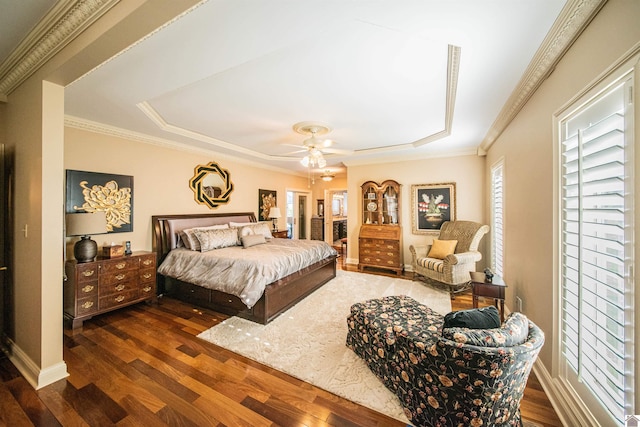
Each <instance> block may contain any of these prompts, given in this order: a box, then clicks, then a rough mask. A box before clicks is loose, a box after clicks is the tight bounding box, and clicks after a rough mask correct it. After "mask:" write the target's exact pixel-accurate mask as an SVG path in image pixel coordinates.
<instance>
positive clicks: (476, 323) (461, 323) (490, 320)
mask: <svg viewBox="0 0 640 427" xmlns="http://www.w3.org/2000/svg"><path fill="white" fill-rule="evenodd" d="M442 327H443V328H469V329H493V328H499V327H500V316H499V315H498V309H497V308H495V307H494V306H492V305H490V306H488V307H483V308H472V309H469V310H459V311H452V312H451V313H448V314H446V315H445V316H444V325H442Z"/></svg>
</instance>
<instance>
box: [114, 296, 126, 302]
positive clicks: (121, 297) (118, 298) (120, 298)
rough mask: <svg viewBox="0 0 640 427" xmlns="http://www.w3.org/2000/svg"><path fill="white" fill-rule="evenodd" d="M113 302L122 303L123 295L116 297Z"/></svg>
mask: <svg viewBox="0 0 640 427" xmlns="http://www.w3.org/2000/svg"><path fill="white" fill-rule="evenodd" d="M115 300H116V302H122V301H124V296H123V295H118V296H117V297H116V298H115Z"/></svg>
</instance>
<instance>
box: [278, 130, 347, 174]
mask: <svg viewBox="0 0 640 427" xmlns="http://www.w3.org/2000/svg"><path fill="white" fill-rule="evenodd" d="M293 130H294V131H296V132H297V133H299V134H301V135H307V136H309V138H307V139H305V140H304V141H302V146H299V145H292V146H293V147H299V148H301V149H300V150H297V151H293V152H291V153H289V154H294V153H304V152H306V153H307V154H306V155H305V156H304V157H303V158H302V160H300V163H302V165H303V166H304V167H310V168H314V167H318V168H323V167H325V166H326V165H327V161H326V160H325V158H324V156H323V154H343V155H349V154H352V153H353V151H352V150H340V149H336V148H331V146H332V145H333V144H334V141H332V140H331V139H321V138H318V136H321V135H325V134H327V133H329V132H331V128H330V127H329V126H327V125H326V124H324V123H320V122H309V121H307V122H300V123H296V124H295V125H293ZM286 145H291V144H286Z"/></svg>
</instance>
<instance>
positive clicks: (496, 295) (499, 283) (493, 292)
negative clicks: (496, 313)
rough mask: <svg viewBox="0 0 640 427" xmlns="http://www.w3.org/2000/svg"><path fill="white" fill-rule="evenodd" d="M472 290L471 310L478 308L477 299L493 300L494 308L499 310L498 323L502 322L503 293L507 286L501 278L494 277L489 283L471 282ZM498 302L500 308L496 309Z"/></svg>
mask: <svg viewBox="0 0 640 427" xmlns="http://www.w3.org/2000/svg"><path fill="white" fill-rule="evenodd" d="M471 287H472V288H473V308H478V297H484V298H493V299H494V301H495V305H496V308H498V309H499V310H500V321H501V322H504V292H505V289H506V288H507V285H506V284H505V283H504V281H503V280H502V277H500V276H497V275H494V276H493V280H492V281H491V282H487V281H484V282H475V281H473V280H472V281H471ZM498 302H500V307H498Z"/></svg>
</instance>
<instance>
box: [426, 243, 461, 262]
mask: <svg viewBox="0 0 640 427" xmlns="http://www.w3.org/2000/svg"><path fill="white" fill-rule="evenodd" d="M457 245H458V241H457V240H438V239H433V245H431V250H430V251H429V255H427V257H429V258H436V259H445V257H446V256H447V255H451V254H452V253H454V252H455V250H456V246H457Z"/></svg>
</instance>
